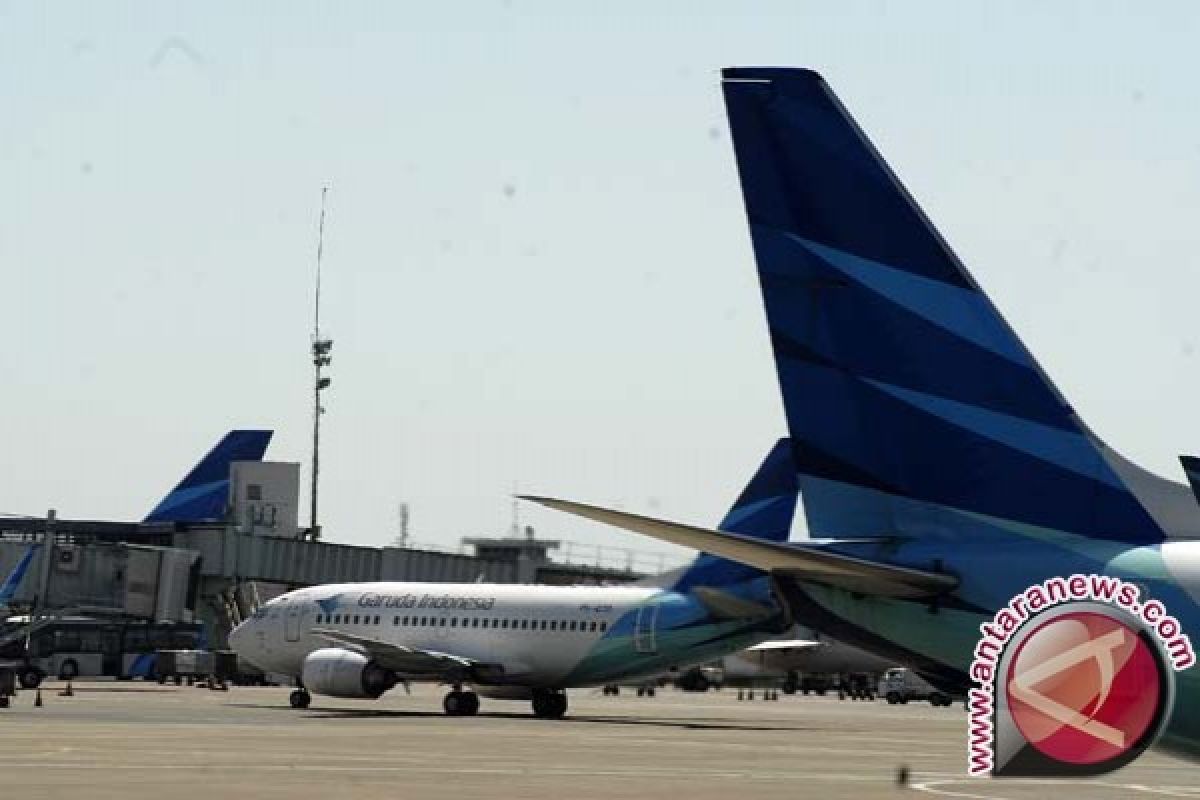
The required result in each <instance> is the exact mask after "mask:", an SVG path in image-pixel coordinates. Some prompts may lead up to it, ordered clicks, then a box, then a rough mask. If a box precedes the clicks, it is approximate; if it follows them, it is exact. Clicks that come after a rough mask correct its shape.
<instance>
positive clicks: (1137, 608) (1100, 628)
mask: <svg viewBox="0 0 1200 800" xmlns="http://www.w3.org/2000/svg"><path fill="white" fill-rule="evenodd" d="M979 632H980V634H981V637H980V639H979V642H978V643H977V644H976V646H975V653H974V658H973V659H972V661H971V667H970V675H971V679H972V680H973V681H974V682H975V686H974V688H972V689H970V690H969V691H968V693H967V711H968V730H967V771H968V772H969V773H970V774H971V775H988V774H991V775H1037V776H1082V775H1099V774H1101V773H1104V772H1109V771H1111V770H1114V769H1117V768H1119V767H1122V766H1124V765H1125V764H1128V763H1129V762H1130V761H1132V760H1133V759H1135V758H1137V757H1138V755H1140V754H1141V753H1142V752H1143V751H1144V750H1145V749H1146V748H1147V747H1149V746H1150V745H1151V744H1153V743H1154V740H1155V739H1156V738H1157V737H1158V735H1159V733H1160V732H1161V730H1162V728H1163V725H1164V723H1165V721H1166V718H1167V710H1168V709H1169V708H1170V707H1171V704H1172V702H1173V701H1174V687H1175V673H1176V672H1180V671H1182V670H1185V669H1189V668H1190V667H1192V666H1193V665H1194V664H1195V663H1196V655H1195V651H1194V650H1193V648H1192V643H1191V639H1190V638H1189V637H1188V635H1187V634H1186V633H1184V631H1183V625H1182V623H1180V621H1179V620H1178V619H1177V618H1176V617H1173V616H1171V615H1170V614H1168V613H1167V609H1166V607H1165V606H1163V604H1162V603H1161V602H1159V601H1158V600H1155V599H1153V598H1148V597H1145V596H1144V595H1143V591H1142V589H1141V587H1139V586H1137V585H1135V584H1132V583H1129V582H1128V581H1125V580H1122V579H1120V578H1117V577H1114V576H1108V575H1099V574H1090V575H1081V574H1076V575H1071V576H1069V577H1054V578H1048V579H1046V580H1045V581H1043V582H1042V583H1039V584H1034V585H1032V586H1030V587H1028V588H1027V589H1025V591H1023V592H1021V593H1020V594H1017V595H1015V596H1014V597H1013V598H1012V599H1011V600H1010V601H1009V602H1008V603H1007V604H1006V605H1005V606H1003V607H1001V608H1000V609H999V610H998V611H997V612H996V613H995V615H994V616H993V617H992V619H991V620H989V621H987V622H984V623H982V624H981V625H980V626H979Z"/></svg>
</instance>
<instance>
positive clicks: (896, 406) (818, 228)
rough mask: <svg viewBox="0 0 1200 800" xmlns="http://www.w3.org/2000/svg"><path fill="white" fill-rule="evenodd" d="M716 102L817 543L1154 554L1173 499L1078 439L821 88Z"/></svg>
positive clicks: (777, 88)
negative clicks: (990, 541)
mask: <svg viewBox="0 0 1200 800" xmlns="http://www.w3.org/2000/svg"><path fill="white" fill-rule="evenodd" d="M723 88H724V93H725V101H726V106H727V110H728V113H729V121H730V125H731V128H732V132H733V141H734V146H735V150H736V153H737V162H738V169H739V172H740V174H741V183H742V191H743V195H744V199H745V204H746V212H747V216H748V218H749V223H750V231H751V237H752V239H753V243H754V252H755V257H756V259H757V262H758V272H759V279H760V282H761V285H762V292H763V299H764V303H765V306H766V313H767V320H768V324H769V327H770V333H771V343H772V346H773V348H774V352H775V362H776V368H777V370H778V377H779V383H780V387H781V390H782V392H783V400H784V406H785V409H786V412H787V419H788V426H789V429H790V432H791V438H792V441H793V442H794V450H795V458H796V466H797V469H798V471H799V473H800V485H801V490H802V491H803V493H804V505H805V511H806V514H807V516H808V526H809V530H810V531H811V532H812V533H813V534H814V535H821V536H834V537H836V536H847V535H879V536H886V535H893V536H907V537H918V536H939V535H945V536H961V535H963V531H964V526H966V527H970V526H971V525H974V528H973V530H975V531H978V532H980V533H985V532H992V533H1000V534H1002V535H1007V534H1008V533H1011V532H1014V531H1017V530H1027V531H1032V530H1035V529H1036V530H1043V531H1049V532H1050V533H1051V535H1053V533H1054V532H1056V531H1058V532H1067V533H1071V534H1077V535H1081V536H1087V537H1095V538H1103V539H1110V540H1118V541H1124V542H1130V543H1150V542H1157V541H1161V540H1162V539H1163V536H1164V527H1165V525H1164V519H1165V516H1164V515H1165V514H1166V512H1165V511H1162V510H1161V509H1157V510H1156V509H1154V508H1148V507H1147V506H1148V505H1153V504H1152V503H1143V502H1141V500H1144V499H1147V497H1148V495H1149V493H1150V492H1151V491H1155V492H1157V494H1158V495H1160V496H1158V497H1156V498H1154V499H1157V500H1162V499H1163V498H1164V497H1165V496H1166V495H1170V497H1169V498H1167V499H1168V500H1170V501H1171V502H1176V503H1177V501H1179V502H1182V501H1181V500H1180V494H1179V492H1177V491H1175V489H1174V488H1172V487H1175V485H1174V484H1171V485H1170V486H1163V485H1162V484H1166V483H1167V482H1165V481H1161V479H1154V478H1153V477H1152V476H1149V477H1148V476H1147V473H1144V472H1142V471H1140V470H1138V468H1136V467H1135V466H1133V465H1131V464H1129V463H1128V462H1126V461H1124V459H1122V458H1121V457H1120V456H1119V455H1117V454H1116V453H1114V452H1113V451H1112V450H1110V449H1108V448H1107V447H1105V446H1104V445H1103V444H1102V443H1101V442H1099V441H1098V440H1097V439H1096V438H1095V437H1094V436H1093V435H1092V434H1091V433H1090V432H1089V431H1088V429H1087V428H1086V426H1085V425H1084V424H1083V423H1082V422H1081V421H1080V419H1079V418H1078V416H1077V415H1076V414H1075V412H1074V410H1073V409H1072V408H1071V407H1070V406H1069V405H1068V404H1067V402H1066V401H1065V400H1064V399H1063V397H1062V395H1061V394H1060V393H1059V392H1058V391H1057V390H1056V389H1055V387H1054V386H1053V385H1052V384H1051V383H1050V381H1049V380H1048V379H1047V377H1046V375H1045V374H1044V373H1043V372H1042V370H1041V368H1040V367H1039V366H1038V365H1037V363H1036V362H1035V361H1034V359H1033V357H1032V356H1031V355H1030V354H1029V352H1028V351H1027V350H1026V349H1025V347H1024V346H1023V345H1022V344H1021V342H1020V341H1019V340H1018V338H1017V336H1016V335H1015V334H1014V333H1013V331H1012V330H1011V329H1010V328H1009V326H1008V325H1007V324H1006V323H1005V321H1004V319H1003V318H1002V317H1001V316H1000V314H999V313H997V311H996V309H995V308H994V307H993V306H992V303H991V302H990V301H989V300H988V298H987V296H986V295H985V294H984V293H983V292H982V291H981V290H980V288H979V286H978V285H977V284H976V283H975V281H974V280H973V279H972V278H971V276H970V275H969V274H968V273H967V271H966V269H965V268H964V267H963V265H962V264H961V263H960V262H959V260H958V258H957V257H956V256H955V255H954V253H953V252H951V250H950V248H949V247H948V246H947V245H946V243H945V242H944V241H943V240H942V238H941V236H940V235H939V234H938V233H937V231H936V230H934V228H933V226H932V225H931V224H930V222H929V220H928V219H927V218H926V217H925V215H924V214H923V213H922V212H921V210H920V209H919V208H918V207H917V205H916V203H915V202H914V201H913V199H912V198H911V197H910V196H909V194H908V193H907V192H906V191H905V189H904V187H903V186H901V184H900V181H899V180H898V179H897V178H896V176H895V175H894V174H893V173H892V172H891V170H890V169H889V168H888V167H887V165H886V164H885V163H884V161H883V159H882V158H881V157H880V155H879V154H878V152H876V150H875V149H874V147H872V145H871V144H870V142H869V141H868V140H867V138H866V136H865V135H864V134H863V133H862V131H861V130H859V128H858V126H857V125H856V124H855V123H854V121H853V120H852V119H851V118H850V116H849V114H847V112H846V111H845V109H844V108H843V107H842V105H841V104H840V103H839V102H838V99H837V98H836V97H835V96H834V94H833V92H832V91H831V90H830V88H829V86H828V85H827V84H826V83H825V81H824V80H823V79H822V78H821V76H819V75H817V74H816V73H814V72H810V71H808V70H799V69H781V68H735V69H727V70H725V72H724V82H723ZM1155 480H1158V483H1157V484H1155V483H1154V481H1155ZM1175 488H1178V489H1181V490H1183V491H1184V494H1183V497H1187V494H1188V493H1187V492H1186V490H1185V489H1184V487H1182V486H1178V487H1175ZM1135 492H1136V493H1137V494H1135ZM1139 498H1141V499H1139ZM1187 500H1188V503H1189V504H1191V505H1192V510H1191V511H1190V512H1189V513H1191V514H1192V516H1195V514H1194V504H1193V503H1191V501H1190V497H1187ZM1160 511H1162V513H1159V512H1160ZM1152 513H1153V514H1155V516H1152ZM968 522H969V523H970V524H968Z"/></svg>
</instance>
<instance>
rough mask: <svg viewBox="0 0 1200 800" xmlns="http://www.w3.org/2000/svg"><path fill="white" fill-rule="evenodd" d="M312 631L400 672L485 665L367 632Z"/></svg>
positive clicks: (430, 672) (443, 671) (445, 670)
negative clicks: (383, 638) (363, 634)
mask: <svg viewBox="0 0 1200 800" xmlns="http://www.w3.org/2000/svg"><path fill="white" fill-rule="evenodd" d="M313 633H314V634H315V635H317V636H320V637H321V638H322V639H326V640H328V641H330V642H332V643H333V644H336V645H337V646H338V647H344V648H346V649H347V650H353V651H355V652H358V653H362V654H363V655H364V656H369V657H370V658H371V659H372V660H374V661H375V662H376V663H378V664H379V666H381V667H385V668H386V669H390V670H393V671H395V672H398V673H401V674H403V675H443V674H446V673H452V672H462V671H464V670H470V669H475V668H477V667H483V666H485V665H484V664H482V663H481V662H478V661H475V660H473V659H470V658H463V657H462V656H456V655H453V654H451V653H439V652H437V651H436V650H422V649H420V648H416V647H405V646H404V645H399V644H391V643H389V642H381V641H380V640H378V639H372V638H370V637H369V636H358V635H356V634H353V633H346V632H345V631H335V630H331V629H329V628H314V629H313Z"/></svg>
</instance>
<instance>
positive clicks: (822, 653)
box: [722, 625, 896, 697]
mask: <svg viewBox="0 0 1200 800" xmlns="http://www.w3.org/2000/svg"><path fill="white" fill-rule="evenodd" d="M894 666H896V664H895V663H894V662H892V661H889V660H888V659H886V658H880V657H879V656H877V655H874V654H873V653H870V652H868V651H866V650H863V649H861V648H858V647H854V646H852V645H848V644H846V643H844V642H839V641H837V640H836V639H833V638H830V637H828V636H822V635H821V634H820V633H819V632H818V631H815V630H813V629H812V628H809V627H807V626H803V625H798V626H797V627H796V628H795V629H793V630H792V631H790V637H789V638H787V639H768V640H767V641H765V642H759V643H758V644H756V645H753V646H752V647H748V648H746V649H745V650H742V651H740V652H737V653H733V654H731V655H728V656H726V657H725V658H724V659H722V667H723V668H724V678H723V680H722V685H726V686H739V685H741V684H742V683H745V684H746V685H754V684H759V683H764V682H773V683H775V684H777V685H780V686H781V688H782V689H783V691H784V693H785V694H793V693H795V692H797V691H800V690H803V691H804V692H805V693H806V694H807V693H808V691H809V690H810V689H814V690H816V691H817V693H818V694H824V693H825V689H826V688H827V687H829V686H831V685H834V684H835V683H836V685H837V686H839V687H840V688H841V690H842V691H849V693H850V694H851V696H852V697H858V696H860V695H862V696H868V695H869V696H873V695H874V693H875V687H874V681H873V680H872V677H873V676H879V675H882V674H883V673H884V672H886V671H887V670H888V669H890V668H891V667H894Z"/></svg>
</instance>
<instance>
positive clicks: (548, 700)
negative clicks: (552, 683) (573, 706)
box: [533, 689, 567, 719]
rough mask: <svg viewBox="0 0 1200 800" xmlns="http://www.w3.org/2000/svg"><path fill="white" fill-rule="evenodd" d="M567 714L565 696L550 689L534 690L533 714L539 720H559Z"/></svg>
mask: <svg viewBox="0 0 1200 800" xmlns="http://www.w3.org/2000/svg"><path fill="white" fill-rule="evenodd" d="M566 713H567V695H566V694H565V693H563V692H555V691H553V690H551V689H535V690H534V692H533V714H534V716H536V717H540V718H541V719H561V718H562V716H563V715H564V714H566Z"/></svg>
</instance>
